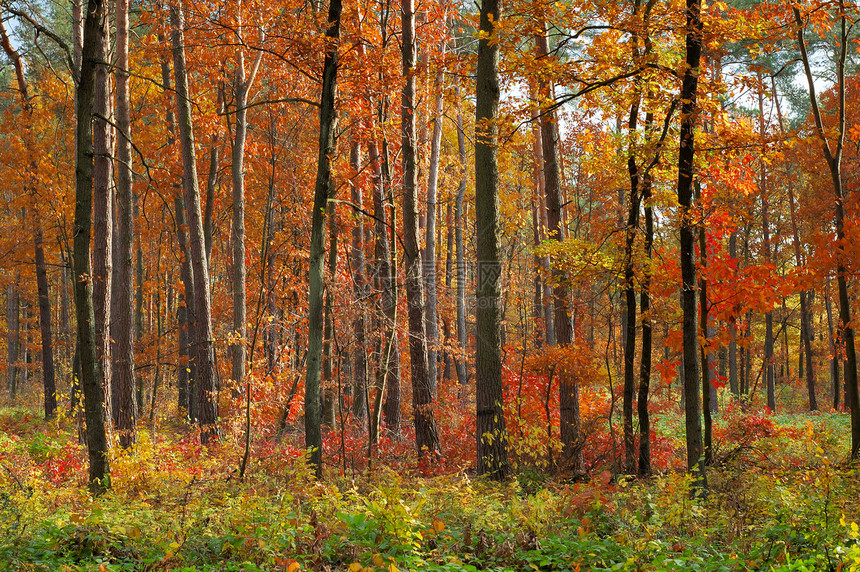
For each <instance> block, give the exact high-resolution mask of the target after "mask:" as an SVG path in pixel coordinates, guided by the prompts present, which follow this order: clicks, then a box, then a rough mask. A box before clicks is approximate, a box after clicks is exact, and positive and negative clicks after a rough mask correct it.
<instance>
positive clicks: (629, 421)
mask: <svg viewBox="0 0 860 572" xmlns="http://www.w3.org/2000/svg"><path fill="white" fill-rule="evenodd" d="M638 116H639V101H638V99H637V101H635V102H634V103H633V105H631V106H630V116H629V119H628V122H627V129H628V132H629V133H634V132H635V131H636V129H637V119H638ZM627 175H628V178H629V179H630V200H629V203H628V208H629V211H628V215H627V225H626V226H625V240H624V305H625V315H626V320H625V323H626V324H627V328H626V331H625V336H624V390H623V396H622V415H623V427H624V471H625V472H626V473H627V474H628V475H632V474H635V473H636V439H635V437H634V435H633V394H634V392H635V390H636V372H635V367H636V365H635V361H636V284H635V277H636V273H635V271H634V268H633V246H634V242H635V240H636V231H637V229H638V227H639V202H640V189H639V186H640V179H641V173H640V170H639V166H638V165H637V164H636V154H635V149H634V148H633V147H632V146H631V148H630V150H629V152H628V158H627Z"/></svg>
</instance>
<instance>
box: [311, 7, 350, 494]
mask: <svg viewBox="0 0 860 572" xmlns="http://www.w3.org/2000/svg"><path fill="white" fill-rule="evenodd" d="M341 11H342V4H341V0H331V2H330V3H329V8H328V23H329V26H328V29H327V30H326V34H325V38H326V45H325V60H324V62H323V74H322V78H323V83H322V92H321V94H320V107H319V110H320V116H319V118H320V119H319V121H320V127H319V129H320V132H319V156H318V159H317V175H316V183H315V185H314V203H313V212H312V213H311V218H312V227H311V249H310V258H309V261H308V263H309V276H308V362H307V370H306V374H305V447H307V449H308V451H309V454H310V462H311V465H313V467H314V472H315V473H316V475H317V477H322V428H321V421H322V420H321V417H320V365H321V361H322V326H323V323H322V309H323V262H324V260H323V259H324V255H325V223H326V216H327V209H328V201H329V199H331V198H333V196H334V182H333V181H332V173H331V161H332V157H333V156H334V152H335V149H336V138H335V132H336V130H337V113H336V110H335V100H336V99H337V70H338V67H339V57H338V45H339V43H340V15H341Z"/></svg>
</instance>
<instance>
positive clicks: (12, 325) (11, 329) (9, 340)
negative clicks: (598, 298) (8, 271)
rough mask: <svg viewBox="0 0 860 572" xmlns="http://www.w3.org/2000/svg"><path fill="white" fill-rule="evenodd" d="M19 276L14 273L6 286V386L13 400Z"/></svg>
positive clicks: (18, 343)
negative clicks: (12, 279) (13, 279)
mask: <svg viewBox="0 0 860 572" xmlns="http://www.w3.org/2000/svg"><path fill="white" fill-rule="evenodd" d="M20 282H21V277H20V275H19V274H17V273H16V275H15V281H14V282H10V283H9V286H7V287H6V363H7V366H6V375H7V379H6V387H7V389H8V390H9V397H10V398H11V399H12V400H14V399H15V398H16V397H17V395H18V378H19V377H20V369H19V368H18V360H19V359H20V357H19V352H20V348H21V337H20V336H21V320H20V317H19V316H20V296H19V294H18V291H19V287H20Z"/></svg>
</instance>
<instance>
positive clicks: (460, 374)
mask: <svg viewBox="0 0 860 572" xmlns="http://www.w3.org/2000/svg"><path fill="white" fill-rule="evenodd" d="M456 99H457V102H458V103H457V156H458V157H459V160H460V184H459V185H458V186H457V198H456V200H455V202H454V224H455V226H456V228H455V230H454V234H455V236H456V239H455V241H456V247H457V262H456V265H457V348H458V350H459V351H458V355H457V359H456V360H455V362H456V365H457V381H458V382H459V383H460V385H466V383H467V382H468V380H469V374H468V370H467V368H466V364H467V355H468V354H467V349H466V248H465V245H464V244H463V227H464V226H465V225H466V214H465V211H464V205H463V203H464V202H465V199H466V135H465V131H464V130H463V108H462V105H461V104H460V103H459V102H460V86H459V85H458V86H457V97H456Z"/></svg>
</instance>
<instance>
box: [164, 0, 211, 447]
mask: <svg viewBox="0 0 860 572" xmlns="http://www.w3.org/2000/svg"><path fill="white" fill-rule="evenodd" d="M170 24H171V28H172V30H171V44H172V46H173V73H174V76H175V81H176V107H177V119H178V122H177V123H178V126H179V142H180V145H181V147H182V170H183V178H182V182H183V185H184V188H185V210H186V211H187V213H188V221H187V223H188V231H189V232H188V242H189V252H190V254H191V257H190V258H191V270H192V272H193V281H194V300H193V303H194V310H195V316H194V324H195V332H194V333H195V340H194V341H195V343H196V345H197V348H196V352H195V355H194V357H195V361H196V366H197V376H198V377H197V379H195V380H194V381H195V394H196V395H195V398H196V401H197V408H198V410H197V424H198V425H199V426H200V427H201V433H200V440H201V441H202V442H203V443H208V442H209V439H210V438H211V437H214V436H216V435H217V433H218V428H217V422H218V400H217V396H216V395H215V389H216V388H215V355H214V340H213V339H212V312H211V300H210V296H209V265H208V263H207V261H206V248H205V244H204V236H203V217H202V215H201V209H200V190H199V187H198V181H197V161H196V159H195V157H194V127H193V124H192V122H191V99H190V95H189V92H188V72H187V68H186V62H185V37H184V29H183V27H184V15H183V5H182V0H175V1H174V2H173V3H172V4H171V5H170Z"/></svg>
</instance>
